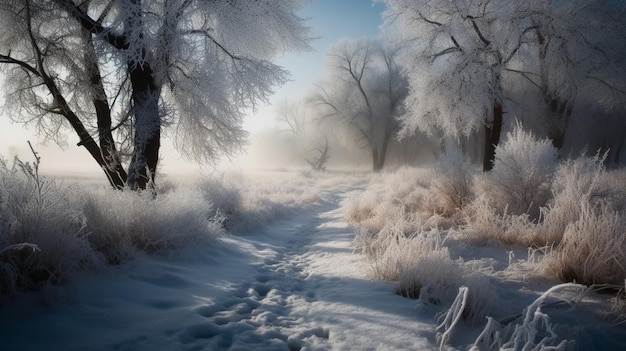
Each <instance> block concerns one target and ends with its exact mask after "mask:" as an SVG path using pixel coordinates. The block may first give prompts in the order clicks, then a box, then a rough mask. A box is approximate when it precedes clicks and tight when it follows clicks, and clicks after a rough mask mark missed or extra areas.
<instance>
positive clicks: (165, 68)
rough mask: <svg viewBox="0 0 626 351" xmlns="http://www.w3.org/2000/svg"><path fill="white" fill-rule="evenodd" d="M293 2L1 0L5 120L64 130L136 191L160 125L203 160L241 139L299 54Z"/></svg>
mask: <svg viewBox="0 0 626 351" xmlns="http://www.w3.org/2000/svg"><path fill="white" fill-rule="evenodd" d="M300 3H301V1H299V0H287V1H285V0H257V1H237V0H213V1H207V0H151V1H147V0H81V1H79V0H5V1H2V3H1V4H0V21H1V22H0V63H2V65H0V66H1V68H2V70H3V72H4V73H5V74H6V75H7V76H8V77H9V79H7V82H10V83H9V84H8V85H7V86H6V87H5V92H6V93H7V95H8V97H7V99H6V100H7V101H8V103H9V105H10V106H12V107H13V111H12V114H11V116H12V117H13V119H14V120H17V121H21V122H27V123H33V124H35V125H36V126H37V128H38V131H39V132H41V133H43V134H44V135H45V136H46V137H48V138H51V139H53V140H55V141H57V142H61V143H63V142H64V141H65V138H66V137H67V135H66V129H65V128H66V127H69V128H70V130H73V131H74V132H75V133H76V134H77V136H78V138H79V142H78V145H79V146H84V147H85V148H86V149H87V151H88V152H89V153H90V154H91V156H92V157H93V158H94V159H95V160H96V162H97V163H98V164H99V165H100V166H101V167H102V169H103V170H104V172H105V173H106V175H107V177H108V178H109V180H110V182H111V184H112V185H113V186H114V187H116V188H122V187H124V186H125V185H128V186H130V187H131V188H134V189H135V188H146V186H147V185H148V184H149V182H150V181H151V180H154V176H155V174H156V172H157V164H158V159H159V148H160V142H161V134H162V132H164V131H166V130H165V129H164V128H165V127H171V128H168V129H167V130H172V132H173V135H174V136H175V137H176V138H175V141H176V145H177V146H178V148H179V149H180V150H181V151H182V153H183V154H185V155H186V156H190V157H192V158H193V159H196V160H199V161H205V162H213V161H215V160H217V159H218V157H220V156H221V155H222V154H227V155H228V154H231V153H232V152H234V151H236V150H237V149H238V148H239V147H240V146H241V145H242V142H243V140H244V138H245V136H246V133H245V131H244V130H243V129H242V119H243V116H244V113H245V112H246V110H247V109H250V108H254V107H255V106H256V104H258V103H259V102H262V101H266V100H267V98H268V96H269V94H271V92H272V87H273V86H275V85H276V84H280V83H282V82H284V81H285V80H286V78H287V72H286V71H285V70H283V69H282V68H281V67H279V66H277V65H275V64H273V63H272V62H271V60H272V59H273V58H275V57H276V55H277V54H280V53H282V52H284V51H286V50H292V49H302V48H306V47H307V40H308V30H307V28H306V27H305V26H304V23H303V22H304V21H303V19H301V18H300V17H298V16H297V15H296V11H297V10H298V9H299V8H300V6H301V4H300Z"/></svg>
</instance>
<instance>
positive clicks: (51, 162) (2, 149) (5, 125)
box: [0, 0, 384, 174]
mask: <svg viewBox="0 0 626 351" xmlns="http://www.w3.org/2000/svg"><path fill="white" fill-rule="evenodd" d="M383 9H384V6H383V5H382V4H380V3H375V4H372V1H371V0H313V1H311V2H310V3H309V4H307V5H306V6H305V7H304V8H303V10H302V12H301V13H300V15H301V16H302V17H304V18H307V19H308V25H309V27H311V30H312V34H313V36H314V37H316V38H317V39H316V40H314V41H313V42H312V43H311V46H312V48H313V50H311V51H309V52H302V53H290V54H286V55H284V56H283V57H281V58H279V59H278V60H277V63H278V64H280V65H282V66H283V67H285V68H286V69H287V70H289V71H290V72H291V79H292V81H290V82H288V83H286V84H285V85H284V86H282V87H278V88H276V89H275V91H276V94H275V95H274V97H273V98H272V100H271V102H276V101H279V100H280V99H282V98H285V97H297V96H301V95H303V94H305V93H306V91H307V89H309V88H310V87H311V86H312V85H313V84H314V83H315V81H317V80H319V79H320V78H321V77H322V76H323V74H324V65H325V58H326V52H327V50H328V49H329V48H330V47H331V46H332V45H333V44H334V43H336V42H337V41H338V40H340V39H342V38H363V37H377V36H379V34H380V26H381V24H382V17H381V12H382V10H383ZM2 95H4V93H3V92H2V93H1V94H0V103H2V102H3V101H2V97H1V96H2ZM273 120H274V118H273V111H272V108H271V106H262V107H261V108H259V110H258V111H257V113H256V114H255V115H254V116H250V117H249V118H248V119H247V122H246V124H245V126H246V128H248V129H250V130H251V131H252V132H254V131H256V130H260V129H262V128H264V127H266V126H268V125H270V124H271V123H272V121H273ZM77 139H78V138H77V137H76V136H75V135H74V134H68V138H67V141H68V142H67V143H68V148H67V149H66V150H61V149H60V148H59V147H57V146H56V145H54V144H53V143H50V145H49V146H44V145H42V144H41V143H40V140H38V138H37V136H36V135H34V134H33V133H32V132H31V131H30V130H28V129H25V128H24V127H23V126H22V125H18V124H11V123H10V122H8V118H7V117H6V116H4V115H1V116H0V156H2V157H4V158H5V159H9V158H11V157H13V155H16V154H17V155H19V156H20V157H21V158H23V159H24V160H25V161H30V160H32V156H31V155H30V152H29V151H28V145H27V143H26V141H27V140H30V141H31V142H33V144H34V145H35V148H36V149H37V150H38V151H39V153H40V154H41V156H42V161H43V164H42V169H43V170H44V171H46V172H51V173H57V172H58V171H60V170H64V171H69V172H77V173H79V172H93V173H96V174H99V173H101V172H100V171H99V169H98V167H97V165H96V163H95V162H94V161H93V160H92V159H91V158H90V156H89V155H88V154H87V151H86V150H84V148H78V147H76V141H77ZM162 159H163V162H162V165H163V166H164V167H165V171H168V168H170V171H171V169H173V168H180V167H185V166H187V165H188V163H186V162H185V161H184V160H181V159H180V157H179V156H178V154H177V153H176V152H175V151H174V150H173V149H172V148H171V147H170V146H168V143H167V141H165V143H164V146H163V148H162Z"/></svg>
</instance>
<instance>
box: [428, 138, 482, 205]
mask: <svg viewBox="0 0 626 351" xmlns="http://www.w3.org/2000/svg"><path fill="white" fill-rule="evenodd" d="M433 173H434V174H433V181H432V184H431V187H432V189H433V191H434V193H435V196H436V198H437V200H438V203H439V206H440V207H441V209H440V211H441V212H442V214H445V215H448V216H451V215H453V214H455V213H457V212H459V211H460V210H462V209H463V208H465V207H466V206H467V205H468V204H469V203H470V202H471V201H472V199H473V190H472V182H473V178H474V175H475V173H476V172H475V168H474V167H473V166H472V165H471V163H470V161H469V158H468V157H467V156H466V155H464V154H463V152H462V151H461V150H460V149H459V147H458V146H457V145H455V144H452V143H450V144H448V145H447V146H446V151H445V152H444V153H443V154H442V155H441V157H440V158H439V160H438V162H437V163H436V164H435V166H434V172H433Z"/></svg>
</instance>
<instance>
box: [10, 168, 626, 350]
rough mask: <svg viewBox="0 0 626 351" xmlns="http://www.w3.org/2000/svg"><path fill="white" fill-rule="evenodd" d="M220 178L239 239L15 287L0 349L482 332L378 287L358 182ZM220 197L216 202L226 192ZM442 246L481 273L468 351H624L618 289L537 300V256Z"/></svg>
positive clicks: (229, 346) (200, 346)
mask: <svg viewBox="0 0 626 351" xmlns="http://www.w3.org/2000/svg"><path fill="white" fill-rule="evenodd" d="M229 177H230V179H231V180H230V182H233V181H234V182H235V183H237V184H238V185H239V186H240V189H243V190H242V191H241V194H242V197H243V199H242V200H241V202H242V203H243V204H245V206H244V207H245V209H246V211H247V212H246V213H238V214H237V215H233V216H234V217H233V218H238V219H239V220H240V222H241V223H243V224H242V225H240V226H237V228H236V230H235V233H236V234H224V235H221V236H219V237H216V238H215V239H213V240H206V241H201V242H200V243H199V244H195V245H192V246H191V247H186V248H183V249H178V250H174V251H166V252H165V253H158V254H151V255H148V254H145V253H139V254H137V257H135V258H134V259H132V260H129V261H125V262H122V264H120V265H115V266H109V267H108V268H105V269H103V270H101V271H99V272H91V273H87V274H82V275H81V277H79V278H75V279H71V280H70V281H69V283H66V284H62V285H60V286H49V287H46V288H44V289H43V290H42V291H38V292H26V293H24V292H22V293H18V294H17V295H15V296H13V297H11V298H10V299H9V300H8V301H6V303H5V305H4V306H3V307H2V309H1V310H0V350H430V349H439V348H440V346H441V345H440V340H441V339H442V338H443V339H445V340H446V341H447V342H446V344H445V345H443V346H442V348H444V349H461V350H462V349H467V348H469V347H470V346H471V345H472V344H474V343H475V341H476V340H477V338H478V336H479V334H480V333H481V332H482V331H483V330H484V329H485V325H486V323H487V319H486V318H481V319H480V320H479V321H478V322H476V323H468V322H466V320H467V319H468V318H460V319H459V321H458V322H456V319H455V317H456V316H455V314H454V312H459V317H467V316H464V314H466V313H467V311H466V310H464V309H463V308H462V306H461V305H462V304H461V303H462V302H463V299H462V298H460V299H457V300H456V301H455V299H454V296H451V298H449V297H446V296H441V297H440V298H433V299H429V300H418V299H408V298H404V297H402V296H400V295H398V294H397V291H398V289H399V287H398V282H395V281H381V280H378V279H376V274H375V271H376V267H373V265H372V261H371V260H368V259H367V258H366V255H361V254H357V253H355V252H354V245H353V241H354V238H355V231H354V228H352V226H351V224H350V222H349V221H348V219H347V216H346V212H347V210H348V208H350V206H354V203H357V202H358V201H359V199H361V197H362V195H363V194H364V192H365V189H366V187H367V185H366V180H367V176H364V175H358V174H357V175H346V174H309V173H305V174H303V173H298V172H265V173H259V174H251V175H245V176H244V175H242V174H239V175H234V176H233V175H232V174H231V175H230V176H229ZM232 178H235V179H234V180H232ZM224 179H226V178H224ZM373 180H374V181H376V179H373ZM225 183H228V181H225ZM246 189H247V190H246ZM222 190H223V189H222ZM246 191H247V192H246ZM225 193H227V191H221V192H220V194H218V195H220V196H221V197H222V198H224V197H228V196H232V194H231V195H228V194H226V195H225ZM213 196H214V197H219V196H217V195H215V194H213ZM270 205H271V206H270ZM231 225H232V224H231ZM445 234H446V233H445V232H444V231H442V232H441V235H444V236H445ZM442 246H443V247H445V248H446V250H447V251H448V252H449V254H450V257H452V259H453V260H455V261H456V262H457V263H458V262H461V263H462V265H463V266H464V267H470V268H471V269H473V271H475V272H479V273H480V274H481V277H482V278H480V279H483V280H479V279H477V280H475V281H474V285H473V286H472V285H470V297H471V296H473V295H471V294H472V293H474V291H475V288H476V287H477V286H479V287H480V286H481V284H477V283H475V282H476V281H478V282H484V283H485V291H486V293H484V292H483V295H481V296H483V297H486V299H485V300H484V301H483V302H484V303H486V304H488V305H489V308H487V309H485V310H488V311H489V314H488V316H492V317H494V318H495V319H494V320H492V326H491V327H492V328H488V330H487V331H488V332H493V331H495V330H501V331H500V334H489V333H485V334H484V335H487V336H488V337H487V338H486V339H484V340H482V341H481V342H476V349H480V350H482V349H487V348H488V347H487V346H486V345H487V344H491V343H492V342H493V341H494V340H493V339H494V338H497V337H500V336H502V338H503V340H500V341H501V344H506V341H509V344H508V345H509V346H511V345H513V346H511V347H510V349H516V350H518V349H519V350H522V349H524V350H534V349H537V350H539V349H542V348H541V346H540V344H543V346H545V345H561V346H562V347H565V346H567V347H568V348H569V349H577V350H620V349H626V333H624V331H626V330H625V329H624V326H623V325H620V324H619V323H618V322H619V320H615V318H616V317H615V316H616V314H611V311H612V309H613V308H614V305H613V304H612V302H611V298H612V296H613V295H614V294H613V295H610V294H605V295H603V294H598V293H596V292H587V294H586V295H585V296H584V297H582V296H581V294H580V292H581V291H583V290H584V289H583V288H581V287H580V286H572V285H570V286H561V287H559V288H557V289H556V290H557V291H555V292H554V293H550V294H549V296H545V299H539V300H538V302H537V303H535V304H533V301H535V300H537V299H538V298H540V296H541V295H542V294H543V293H545V292H546V291H548V290H549V289H551V288H552V287H554V286H556V285H558V284H560V282H559V281H558V280H556V279H547V278H543V277H541V276H539V275H537V274H536V271H535V270H534V268H533V264H535V261H536V260H540V259H541V257H540V256H541V255H539V254H537V253H535V255H531V257H529V252H530V253H531V254H532V253H533V252H532V251H528V250H527V249H525V248H522V247H518V246H510V247H505V246H503V245H498V244H489V245H484V244H483V245H475V244H470V243H468V242H465V241H462V240H456V239H454V238H450V239H447V240H444V241H443V243H442ZM444 268H445V267H444ZM458 285H459V286H461V285H463V284H460V283H459V284H458ZM454 289H455V291H456V286H455V287H454ZM459 291H461V293H462V289H460V290H459ZM454 295H456V294H454ZM459 296H461V297H462V294H460V295H459ZM454 303H456V304H457V305H456V306H457V308H450V307H451V306H453V304H454ZM472 304H473V305H476V302H475V301H473V302H472ZM529 305H530V306H531V308H530V309H526V307H527V306H529ZM525 309H526V310H525ZM448 310H451V312H452V313H449V314H448V316H449V317H450V318H449V319H448V320H444V319H445V318H444V317H446V312H447V311H448ZM526 312H528V313H526ZM496 320H497V321H496ZM498 321H499V322H498ZM500 323H502V325H501V326H496V324H500ZM505 324H506V325H505ZM438 325H442V326H441V327H439V328H438ZM506 326H508V328H509V329H508V330H509V332H508V334H511V333H512V335H508V336H507V332H506V331H505V329H503V328H504V327H506ZM514 327H515V328H514ZM513 329H515V330H514V331H512V330H513ZM505 338H508V339H506V340H504V339H505ZM571 341H573V342H571ZM537 345H539V346H537ZM535 347H536V348H535Z"/></svg>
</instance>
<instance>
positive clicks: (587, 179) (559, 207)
mask: <svg viewBox="0 0 626 351" xmlns="http://www.w3.org/2000/svg"><path fill="white" fill-rule="evenodd" d="M603 160H604V157H602V156H601V155H599V154H597V155H595V156H594V157H580V158H578V159H575V160H569V161H566V162H564V163H562V164H561V165H560V166H559V167H558V169H557V171H556V175H555V177H554V182H553V184H552V192H553V194H554V195H553V197H554V199H553V201H552V203H551V204H550V205H549V206H547V207H545V208H542V209H541V212H542V216H541V217H542V223H541V226H540V227H539V235H538V237H537V241H538V243H539V244H540V245H553V244H558V243H559V242H560V241H561V238H562V237H563V233H564V232H565V229H566V228H567V226H568V225H570V224H571V223H573V222H575V221H577V220H578V218H580V210H581V208H582V207H581V206H580V204H581V203H588V204H591V205H592V206H594V204H596V203H597V202H598V200H601V199H607V198H610V195H611V194H614V193H615V192H616V190H615V189H614V188H612V187H611V186H607V183H608V184H610V183H611V182H606V181H604V182H603V181H602V179H603V178H604V177H605V174H606V171H605V168H604V166H603V164H602V162H603Z"/></svg>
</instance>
